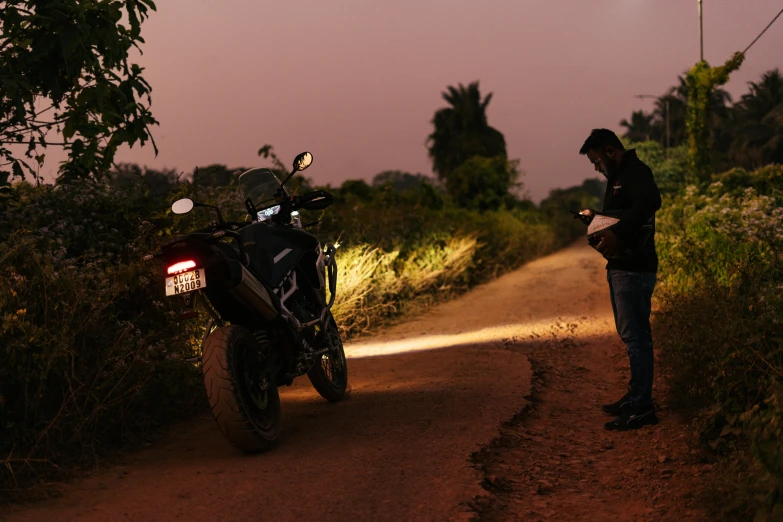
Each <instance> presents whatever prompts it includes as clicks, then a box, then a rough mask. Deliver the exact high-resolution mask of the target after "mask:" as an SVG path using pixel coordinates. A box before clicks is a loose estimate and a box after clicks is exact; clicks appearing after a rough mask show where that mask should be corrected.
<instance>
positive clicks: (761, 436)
mask: <svg viewBox="0 0 783 522" xmlns="http://www.w3.org/2000/svg"><path fill="white" fill-rule="evenodd" d="M683 85H684V84H683V83H681V85H680V86H679V87H678V88H676V89H672V91H671V94H667V95H666V97H662V98H661V99H660V100H659V102H658V103H657V108H656V111H655V112H654V113H653V114H643V113H635V114H634V116H633V117H632V120H631V122H624V125H625V126H626V128H627V131H628V132H627V134H626V137H627V138H628V139H629V145H630V146H635V147H636V148H637V150H638V151H639V153H640V156H641V157H642V159H644V160H645V161H647V162H648V163H649V164H650V165H651V166H652V168H653V171H654V172H655V175H656V178H657V181H658V184H659V186H660V187H661V189H662V191H663V192H664V202H663V206H662V209H661V211H660V212H659V213H658V218H657V232H658V233H657V234H656V244H657V247H658V253H659V256H660V272H659V277H660V282H661V284H660V285H659V288H658V289H657V290H656V300H657V301H658V303H657V308H658V313H657V317H656V326H655V328H656V329H657V338H656V341H657V344H656V347H657V349H658V353H659V358H660V360H661V361H662V362H663V365H664V368H665V370H666V374H667V380H668V385H669V387H670V400H672V401H673V403H674V404H675V405H676V406H677V408H678V410H679V411H680V413H681V414H682V415H683V416H684V417H685V418H686V419H687V420H689V421H690V422H691V426H692V428H693V439H692V441H693V443H694V444H695V445H696V446H698V447H700V448H701V450H703V451H705V452H706V455H708V456H709V458H710V459H711V460H713V461H714V462H717V463H719V464H720V466H718V467H717V469H718V470H719V472H717V473H715V474H713V475H711V476H709V477H708V478H707V483H706V487H707V491H706V494H707V498H708V499H709V500H710V502H709V505H710V506H711V507H712V509H713V515H714V516H715V517H716V518H720V519H732V520H753V519H755V520H781V519H783V421H782V420H781V419H783V402H782V401H783V257H781V255H783V165H781V163H783V141H781V139H780V136H783V119H781V115H783V78H782V77H781V75H780V73H779V71H778V70H772V71H769V72H767V73H765V74H764V75H762V77H761V79H760V80H759V81H758V82H752V83H750V85H749V89H748V92H747V94H745V95H743V96H742V97H741V98H740V99H739V100H738V101H737V102H736V103H731V98H730V97H729V96H728V94H727V93H726V92H724V91H721V90H719V89H717V90H715V91H714V92H713V93H712V95H711V100H712V101H711V109H710V111H709V118H708V120H707V121H708V126H707V131H708V134H709V135H710V136H711V140H710V141H709V142H708V143H709V146H710V147H711V148H712V151H713V154H712V155H711V156H710V157H711V158H712V166H711V169H712V170H711V172H712V174H710V175H709V178H708V179H703V180H700V179H699V177H698V176H690V177H689V168H690V166H689V161H688V149H687V146H686V144H685V141H684V140H683V138H684V137H685V136H686V134H685V125H684V121H683V119H681V118H683V117H684V112H683V111H682V107H684V106H685V105H686V104H687V94H688V91H687V89H685V88H684V87H683ZM667 99H668V100H669V102H670V110H671V118H672V129H674V132H672V133H671V134H672V136H674V137H675V138H674V143H675V144H676V146H674V147H672V148H671V149H669V151H668V157H667V153H666V151H665V132H664V129H665V126H664V120H665V113H664V112H663V108H664V107H665V101H666V100H667ZM645 138H649V139H645ZM633 139H635V140H639V139H644V141H636V142H634V143H630V141H631V140H633ZM718 499H720V501H717V500H718Z"/></svg>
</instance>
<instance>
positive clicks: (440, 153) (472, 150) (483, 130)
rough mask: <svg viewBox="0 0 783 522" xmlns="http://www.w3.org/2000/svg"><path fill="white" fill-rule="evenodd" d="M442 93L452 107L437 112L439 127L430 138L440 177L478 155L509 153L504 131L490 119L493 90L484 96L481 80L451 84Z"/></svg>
mask: <svg viewBox="0 0 783 522" xmlns="http://www.w3.org/2000/svg"><path fill="white" fill-rule="evenodd" d="M442 94H443V99H444V100H446V101H447V102H448V103H449V105H450V107H446V108H444V109H440V110H438V111H437V112H436V113H435V116H434V118H433V119H432V124H433V126H434V127H435V128H434V131H433V132H432V134H430V135H429V137H428V138H427V146H428V152H429V156H430V158H431V159H432V165H433V170H434V171H435V172H436V174H437V175H438V178H439V179H440V180H447V179H448V177H449V176H450V174H451V173H452V172H453V171H454V170H455V169H456V168H457V167H459V166H460V165H462V164H463V163H464V162H466V161H467V160H468V159H470V158H472V157H474V156H483V157H486V158H492V157H496V156H503V157H506V140H505V138H504V137H503V134H501V133H500V132H499V131H497V130H496V129H493V128H492V127H490V126H489V124H488V123H487V106H488V105H489V102H490V101H491V100H492V93H490V94H488V95H487V96H486V97H485V98H484V99H483V100H482V99H481V94H480V92H479V83H478V82H473V83H471V84H469V85H468V86H467V87H465V86H464V85H462V84H459V86H458V87H453V86H449V87H448V88H447V91H446V92H444V93H442Z"/></svg>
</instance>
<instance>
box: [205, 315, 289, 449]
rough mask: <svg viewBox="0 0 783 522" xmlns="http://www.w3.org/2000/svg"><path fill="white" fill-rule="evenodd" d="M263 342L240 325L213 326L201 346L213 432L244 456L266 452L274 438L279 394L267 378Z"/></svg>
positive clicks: (265, 348)
mask: <svg viewBox="0 0 783 522" xmlns="http://www.w3.org/2000/svg"><path fill="white" fill-rule="evenodd" d="M269 349H270V345H269V343H261V344H260V343H259V342H258V341H257V340H256V339H255V338H254V337H253V334H252V333H250V331H249V330H247V329H246V328H243V327H241V326H235V325H231V326H223V327H220V328H216V329H215V330H214V331H212V333H210V334H209V336H208V337H207V339H206V341H205V342H204V352H203V355H202V359H201V360H202V363H201V368H202V373H203V375H204V385H205V386H206V388H207V397H208V398H209V404H210V406H211V407H212V414H213V415H214V417H215V421H216V422H217V425H218V428H219V429H220V432H221V433H222V434H223V436H224V437H225V438H226V439H227V440H228V441H229V442H230V443H231V444H232V445H234V446H235V447H237V448H239V449H240V450H242V451H244V452H247V453H255V452H258V451H263V450H266V449H269V448H271V447H272V446H273V445H274V443H275V440H276V439H277V436H278V435H279V434H280V416H281V414H280V396H279V395H278V392H277V387H276V386H275V383H274V379H271V378H269V376H268V375H267V373H268V364H267V359H268V355H269Z"/></svg>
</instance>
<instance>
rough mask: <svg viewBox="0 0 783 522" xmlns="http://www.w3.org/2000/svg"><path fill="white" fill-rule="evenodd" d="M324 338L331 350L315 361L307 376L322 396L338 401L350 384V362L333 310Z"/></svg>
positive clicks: (329, 314)
mask: <svg viewBox="0 0 783 522" xmlns="http://www.w3.org/2000/svg"><path fill="white" fill-rule="evenodd" d="M324 339H325V346H324V348H329V350H328V351H327V352H326V353H324V354H322V355H321V356H320V359H319V360H316V361H315V363H313V366H312V367H311V368H310V371H308V372H307V377H308V378H309V379H310V382H311V383H312V384H313V388H315V390H316V391H317V392H318V393H319V394H321V397H323V398H324V399H326V400H327V401H329V402H336V401H339V400H341V399H342V398H343V397H345V389H346V388H347V386H348V364H347V362H346V360H345V351H344V350H343V342H342V340H341V339H340V331H339V330H338V329H337V323H336V322H335V321H334V318H333V317H332V314H331V312H329V313H328V316H327V319H326V327H325V329H324Z"/></svg>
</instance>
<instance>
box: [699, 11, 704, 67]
mask: <svg viewBox="0 0 783 522" xmlns="http://www.w3.org/2000/svg"><path fill="white" fill-rule="evenodd" d="M701 2H702V0H699V58H700V59H701V61H702V62H703V61H704V24H703V23H702V9H701Z"/></svg>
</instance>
